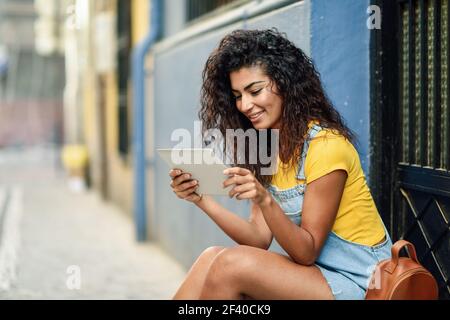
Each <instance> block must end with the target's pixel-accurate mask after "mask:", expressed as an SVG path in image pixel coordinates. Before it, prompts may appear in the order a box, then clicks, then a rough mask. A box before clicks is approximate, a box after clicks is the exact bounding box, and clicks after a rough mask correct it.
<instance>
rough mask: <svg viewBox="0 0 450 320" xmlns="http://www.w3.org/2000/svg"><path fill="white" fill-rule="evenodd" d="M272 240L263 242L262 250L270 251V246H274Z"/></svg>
mask: <svg viewBox="0 0 450 320" xmlns="http://www.w3.org/2000/svg"><path fill="white" fill-rule="evenodd" d="M272 240H273V238H272V239H270V240H266V241H263V243H262V244H261V246H260V248H261V249H264V250H269V248H270V246H271V244H272Z"/></svg>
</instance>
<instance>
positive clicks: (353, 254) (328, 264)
mask: <svg viewBox="0 0 450 320" xmlns="http://www.w3.org/2000/svg"><path fill="white" fill-rule="evenodd" d="M321 130H322V128H321V127H320V126H318V125H314V126H313V127H312V128H311V129H310V130H309V131H308V137H307V139H306V141H305V144H304V147H303V150H302V156H301V159H300V160H299V164H298V170H297V175H296V178H297V179H300V180H303V181H304V183H303V184H299V185H297V186H295V187H293V188H289V189H286V190H279V189H278V188H277V187H276V186H274V185H270V186H269V187H268V191H269V192H270V193H271V194H272V196H273V198H274V199H275V201H277V203H278V204H279V205H280V207H281V208H282V209H283V211H284V212H285V214H286V215H288V217H289V218H290V219H291V221H293V222H294V223H295V224H297V225H300V224H301V213H302V207H303V197H304V194H305V190H306V178H305V165H304V163H305V159H306V154H307V152H308V149H309V144H310V142H311V139H313V138H314V137H315V136H316V135H317V133H319V132H320V131H321ZM383 226H384V225H383ZM384 230H385V234H386V239H385V240H384V241H383V242H382V243H380V244H378V245H375V246H366V245H361V244H358V243H354V242H351V241H348V240H346V239H344V238H342V237H340V236H339V235H338V234H336V233H335V232H333V231H331V232H330V234H329V235H328V238H327V240H326V242H325V244H324V246H323V248H322V251H321V253H320V256H319V257H318V258H317V260H316V263H315V265H316V266H317V267H318V268H319V269H320V271H321V272H322V274H323V276H324V277H325V279H326V280H327V282H328V285H329V286H330V288H331V291H332V292H333V295H334V297H335V299H336V300H359V299H364V296H365V292H366V290H367V287H368V284H369V281H370V276H371V274H372V270H373V269H374V267H375V265H376V264H377V263H378V262H379V261H381V260H384V259H387V258H390V257H391V247H392V242H391V239H390V237H389V233H388V232H387V230H386V227H384Z"/></svg>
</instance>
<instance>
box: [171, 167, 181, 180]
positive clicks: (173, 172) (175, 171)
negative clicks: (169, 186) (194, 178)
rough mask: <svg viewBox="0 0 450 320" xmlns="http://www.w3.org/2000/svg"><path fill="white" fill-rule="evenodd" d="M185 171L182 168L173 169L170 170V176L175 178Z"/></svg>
mask: <svg viewBox="0 0 450 320" xmlns="http://www.w3.org/2000/svg"><path fill="white" fill-rule="evenodd" d="M182 173H183V171H182V170H180V169H171V170H170V171H169V176H170V177H171V178H175V177H178V176H179V175H180V174H182Z"/></svg>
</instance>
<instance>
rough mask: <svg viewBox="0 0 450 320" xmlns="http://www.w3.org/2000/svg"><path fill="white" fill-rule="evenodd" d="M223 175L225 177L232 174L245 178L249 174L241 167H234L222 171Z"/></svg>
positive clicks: (248, 171)
mask: <svg viewBox="0 0 450 320" xmlns="http://www.w3.org/2000/svg"><path fill="white" fill-rule="evenodd" d="M223 174H225V175H232V174H238V175H241V176H245V175H247V174H251V172H250V170H247V169H245V168H241V167H234V168H228V169H225V170H224V171H223Z"/></svg>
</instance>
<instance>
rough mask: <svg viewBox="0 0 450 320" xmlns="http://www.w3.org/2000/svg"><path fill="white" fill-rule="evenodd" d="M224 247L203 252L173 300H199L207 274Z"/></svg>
mask: <svg viewBox="0 0 450 320" xmlns="http://www.w3.org/2000/svg"><path fill="white" fill-rule="evenodd" d="M224 249H225V248H224V247H210V248H208V249H206V250H205V251H203V252H202V254H201V255H200V256H199V257H198V258H197V260H196V261H195V262H194V264H193V265H192V267H191V269H190V270H189V272H188V274H187V276H186V279H185V280H184V281H183V283H182V284H181V286H180V288H179V289H178V291H177V293H175V296H174V297H173V298H172V299H173V300H194V299H198V298H199V296H200V293H201V291H202V288H203V284H204V282H205V279H206V274H207V273H208V269H209V267H210V266H211V264H212V262H213V260H214V258H215V257H216V256H217V255H218V254H219V253H220V252H221V251H222V250H224Z"/></svg>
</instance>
